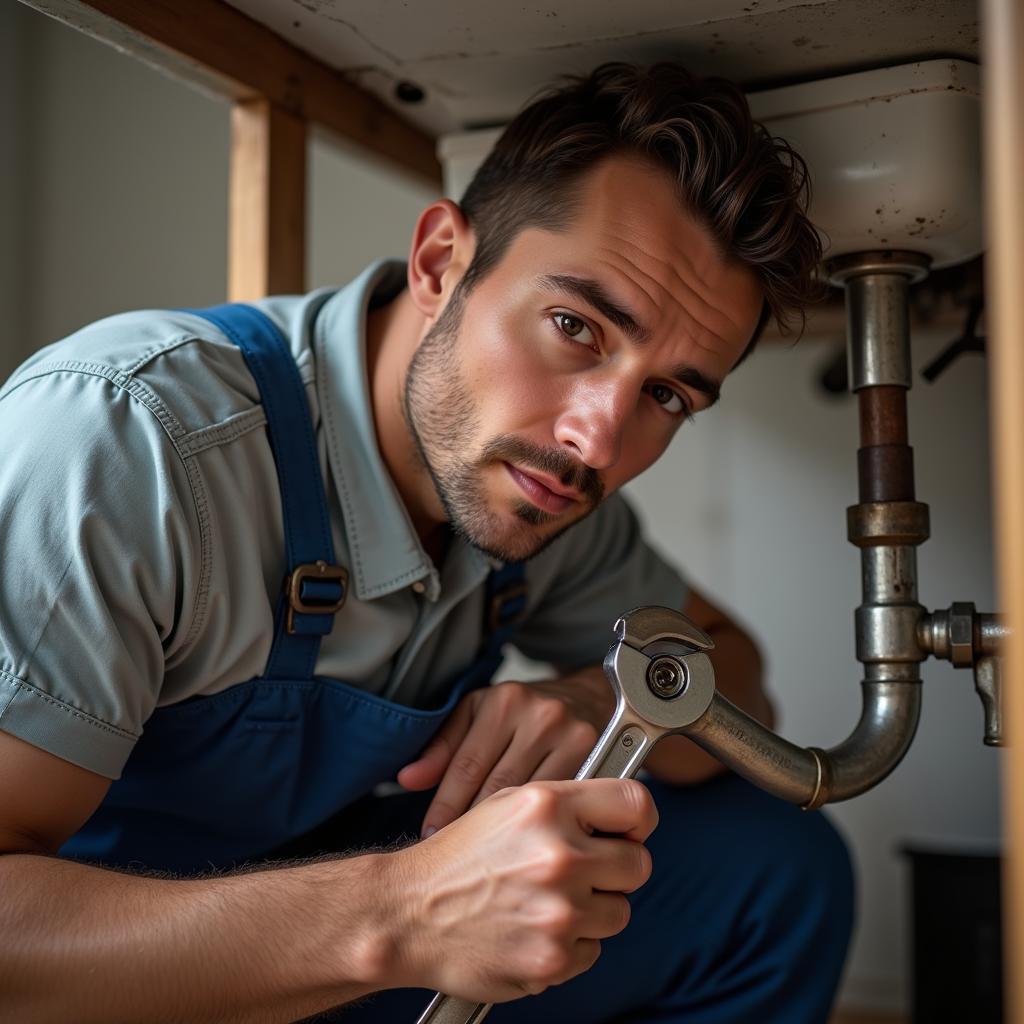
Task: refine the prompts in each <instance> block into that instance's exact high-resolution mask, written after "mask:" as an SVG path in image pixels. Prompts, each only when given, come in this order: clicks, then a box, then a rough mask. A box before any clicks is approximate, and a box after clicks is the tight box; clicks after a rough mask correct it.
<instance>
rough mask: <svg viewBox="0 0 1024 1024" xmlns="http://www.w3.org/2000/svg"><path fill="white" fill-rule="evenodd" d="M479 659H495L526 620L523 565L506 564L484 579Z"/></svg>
mask: <svg viewBox="0 0 1024 1024" xmlns="http://www.w3.org/2000/svg"><path fill="white" fill-rule="evenodd" d="M484 615H485V618H484V631H483V635H484V641H483V648H482V657H483V658H488V657H491V656H494V657H497V656H500V654H501V648H502V647H503V646H504V645H505V644H506V643H508V641H509V640H511V639H512V634H513V633H514V632H515V629H516V626H518V625H519V623H520V622H522V621H523V619H524V618H525V616H526V570H525V568H524V566H523V563H522V562H506V563H505V565H503V566H502V567H501V568H500V569H494V570H493V571H492V572H491V574H490V576H488V577H487V593H486V599H485V601H484Z"/></svg>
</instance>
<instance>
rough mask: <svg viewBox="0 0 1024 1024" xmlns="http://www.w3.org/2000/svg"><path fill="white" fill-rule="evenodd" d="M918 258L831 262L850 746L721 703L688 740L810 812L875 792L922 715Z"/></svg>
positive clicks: (889, 255) (924, 513)
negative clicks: (839, 398) (851, 423)
mask: <svg viewBox="0 0 1024 1024" xmlns="http://www.w3.org/2000/svg"><path fill="white" fill-rule="evenodd" d="M927 268H928V260H927V258H926V257H923V256H919V255H917V254H915V253H901V252H882V253H861V254H857V255H855V256H848V257H843V258H841V259H838V260H835V261H834V262H833V263H832V264H830V266H829V274H830V279H831V280H832V282H833V283H834V284H839V285H842V286H843V287H844V288H845V290H846V309H847V340H848V353H849V368H850V386H851V389H852V390H853V391H854V392H855V393H856V394H857V398H858V404H859V410H860V436H861V444H860V448H859V450H858V452H857V477H858V491H859V499H860V500H859V502H858V504H856V505H854V506H852V507H851V508H849V509H848V510H847V531H848V535H849V539H850V541H851V543H853V544H854V545H856V546H857V547H858V548H859V549H860V553H861V593H862V601H861V604H860V607H859V608H858V609H857V612H856V633H857V659H858V660H859V661H860V662H861V663H862V664H863V666H864V680H863V682H862V694H863V707H862V711H861V716H860V721H859V722H858V723H857V725H856V727H855V728H854V730H853V732H852V733H851V734H850V736H849V737H848V738H847V739H846V740H845V741H844V742H842V743H840V744H839V745H838V746H836V747H833V748H831V749H830V750H820V749H818V748H816V747H800V746H797V745H795V744H793V743H790V742H789V741H787V740H784V739H783V738H782V737H780V736H778V735H776V734H775V733H774V732H772V731H771V730H770V729H767V728H765V727H764V726H763V725H761V724H760V723H758V722H756V721H754V720H753V719H752V718H750V716H748V715H746V714H745V713H744V712H742V711H740V710H739V709H738V708H737V707H735V706H734V705H733V704H731V703H730V702H729V701H728V700H726V699H725V698H724V697H722V696H721V695H720V694H716V695H715V697H714V700H713V701H712V704H711V706H710V707H709V708H708V710H707V712H706V713H705V714H704V715H703V717H702V718H700V719H699V720H698V721H696V722H694V723H693V725H692V726H690V727H689V729H688V730H687V735H688V736H689V737H690V739H692V740H693V741H694V742H695V743H697V744H698V745H700V746H701V747H703V748H704V749H705V750H707V751H708V752H709V753H711V754H713V755H714V756H715V757H717V758H718V759H719V760H721V761H722V762H723V763H724V764H726V765H728V766H729V767H730V768H732V769H733V770H734V771H736V772H737V773H738V774H740V775H743V776H744V777H746V778H748V779H750V781H751V782H753V783H755V784H756V785H758V786H760V787H762V788H763V789H766V790H768V791H769V792H771V793H774V794H775V795H776V796H780V797H782V798H783V799H785V800H790V801H792V802H794V803H798V804H800V805H801V806H802V807H804V808H807V809H811V808H814V807H820V806H821V805H822V804H824V803H827V802H833V801H837V800H847V799H849V798H850V797H854V796H857V795H858V794H860V793H863V792H864V791H865V790H868V789H870V788H871V787H872V786H874V785H876V784H877V783H879V782H881V781H882V779H884V778H885V777H886V776H887V775H888V774H889V773H890V772H891V771H892V770H893V769H894V768H895V767H896V765H897V764H899V762H900V761H901V760H902V758H903V755H904V754H905V753H906V751H907V748H908V747H909V746H910V742H911V740H912V739H913V738H914V733H915V731H916V730H917V722H918V718H919V716H920V711H921V676H920V663H921V662H922V661H924V659H925V658H926V657H927V656H928V654H929V653H930V652H929V650H928V649H927V648H926V646H925V645H924V644H923V643H922V636H923V635H924V634H923V632H922V630H921V623H922V621H923V620H924V618H925V615H926V612H925V609H924V608H923V607H922V606H921V605H920V604H919V603H918V600H917V547H918V546H919V545H920V544H922V543H923V542H924V541H925V540H926V539H927V538H928V529H929V527H928V506H927V505H925V504H922V503H921V502H918V501H916V500H915V493H914V456H913V450H912V449H911V447H910V445H909V443H908V435H907V400H906V396H907V390H908V389H909V388H910V384H911V370H910V328H909V313H908V301H907V300H908V294H907V293H908V289H909V287H910V284H911V283H912V282H913V281H915V280H919V279H920V278H922V277H923V276H924V275H925V274H926V273H927Z"/></svg>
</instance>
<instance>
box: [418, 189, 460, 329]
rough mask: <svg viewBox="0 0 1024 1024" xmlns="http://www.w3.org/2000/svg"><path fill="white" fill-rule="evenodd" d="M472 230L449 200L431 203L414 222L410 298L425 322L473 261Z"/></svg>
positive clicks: (437, 311)
mask: <svg viewBox="0 0 1024 1024" xmlns="http://www.w3.org/2000/svg"><path fill="white" fill-rule="evenodd" d="M474 246H475V242H474V237H473V230H472V228H470V226H469V221H467V220H466V217H465V215H464V214H463V212H462V211H461V210H460V209H459V208H458V206H456V205H455V203H453V202H451V200H449V199H439V200H437V202H435V203H431V204H430V206H428V207H427V208H426V209H425V210H424V211H423V212H422V213H421V214H420V217H419V220H418V221H416V230H415V231H414V232H413V236H412V246H411V247H410V250H409V269H408V275H407V276H408V284H409V295H410V296H411V298H412V300H413V302H414V303H415V305H416V308H417V309H418V310H419V311H420V312H421V313H422V314H423V315H424V316H425V317H427V318H428V319H430V320H433V319H435V318H436V317H437V316H439V315H440V313H441V310H443V309H444V307H445V305H446V304H447V302H448V300H449V299H450V298H451V294H452V292H453V291H454V290H455V286H456V285H457V284H458V283H459V281H460V280H461V279H462V275H463V274H464V273H465V272H466V268H467V267H468V266H469V262H470V260H471V259H472V258H473V250H474Z"/></svg>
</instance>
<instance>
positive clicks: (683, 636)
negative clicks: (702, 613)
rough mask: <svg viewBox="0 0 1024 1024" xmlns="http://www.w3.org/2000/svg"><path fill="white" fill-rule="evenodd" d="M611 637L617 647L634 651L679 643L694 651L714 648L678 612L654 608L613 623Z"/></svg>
mask: <svg viewBox="0 0 1024 1024" xmlns="http://www.w3.org/2000/svg"><path fill="white" fill-rule="evenodd" d="M615 635H616V637H617V638H618V639H619V641H620V642H621V643H625V644H629V646H630V647H635V648H636V649H637V650H638V651H642V650H644V648H646V647H647V646H649V645H650V644H653V643H656V642H658V641H659V640H668V641H674V642H676V643H682V644H685V645H687V646H688V647H690V648H692V649H693V650H698V651H710V650H713V649H714V646H715V642H714V641H713V640H712V639H711V637H709V636H708V635H707V633H705V632H704V630H702V629H700V628H699V627H698V626H695V625H694V624H693V623H692V622H691V621H690V620H689V619H688V618H687V617H686V616H685V615H683V614H682V612H677V611H675V610H674V609H672V608H662V607H661V606H660V605H654V604H652V605H645V606H644V607H642V608H634V609H633V610H632V611H629V612H626V614H625V615H623V616H622V618H621V619H619V620H618V621H617V622H616V623H615Z"/></svg>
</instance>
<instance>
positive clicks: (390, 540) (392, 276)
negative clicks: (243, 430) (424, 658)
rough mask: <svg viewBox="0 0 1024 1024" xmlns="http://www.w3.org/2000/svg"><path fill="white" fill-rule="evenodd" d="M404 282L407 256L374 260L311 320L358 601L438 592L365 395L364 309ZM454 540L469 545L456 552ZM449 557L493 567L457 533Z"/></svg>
mask: <svg viewBox="0 0 1024 1024" xmlns="http://www.w3.org/2000/svg"><path fill="white" fill-rule="evenodd" d="M404 285H405V264H404V263H400V262H397V261H394V260H390V261H380V262H377V263H374V264H371V265H370V266H369V267H368V268H367V269H366V270H365V271H363V273H362V274H360V275H359V277H357V278H356V279H355V280H354V281H352V283H351V284H349V285H347V286H346V287H344V288H342V289H340V290H339V291H338V292H336V293H335V294H334V295H333V296H332V297H331V298H330V299H329V300H328V301H327V302H326V303H325V304H324V307H323V309H322V310H321V311H320V313H319V315H318V316H317V318H316V325H315V328H314V352H315V355H316V367H317V371H316V377H317V385H316V386H317V397H318V400H319V402H320V408H321V417H322V422H323V430H324V432H325V435H326V439H327V456H328V461H329V463H330V467H331V475H332V476H333V478H334V486H335V489H336V491H337V495H338V501H339V503H340V505H341V509H342V514H343V517H344V520H345V534H346V537H347V539H348V546H349V553H350V555H351V559H352V564H351V566H350V571H351V573H352V577H353V582H354V586H355V591H356V596H357V597H358V598H359V599H360V600H361V601H368V600H371V599H373V598H375V597H383V596H384V595H385V594H390V593H393V592H395V591H397V590H401V589H403V588H405V587H408V586H411V585H412V584H413V583H415V582H417V581H422V583H423V585H424V588H425V589H424V591H423V593H424V597H426V598H427V599H428V600H430V601H432V602H436V601H437V600H438V598H439V596H440V593H441V580H440V577H439V575H438V572H437V569H436V567H435V566H434V564H433V562H432V561H431V559H430V557H429V556H428V555H427V553H426V552H425V551H424V550H423V546H422V545H421V544H420V541H419V537H418V536H417V535H416V531H415V529H414V528H413V525H412V521H411V520H410V518H409V515H408V512H407V511H406V509H405V506H404V504H403V503H402V499H401V498H400V497H399V494H398V491H397V489H396V487H395V484H394V481H393V480H392V479H391V476H390V474H389V473H388V471H387V467H386V466H385V465H384V460H383V458H382V457H381V454H380V448H379V447H378V444H377V431H376V428H375V426H374V420H373V409H372V405H371V400H370V389H369V374H368V370H367V365H366V318H367V313H368V312H369V309H370V305H371V302H373V300H374V299H376V300H377V301H378V302H386V301H388V300H389V299H391V298H393V297H394V296H395V295H397V294H398V293H399V292H400V291H401V290H402V288H403V287H404ZM456 546H459V547H462V546H464V547H466V548H467V550H466V551H465V552H459V555H460V557H458V558H454V559H453V558H451V555H453V554H455V547H456ZM450 562H457V563H461V565H462V573H460V575H462V574H464V573H465V571H466V569H468V568H472V570H473V572H472V575H474V576H476V575H479V581H480V582H482V581H483V579H484V577H485V576H486V575H487V573H488V572H489V571H490V569H491V560H490V559H488V558H487V557H486V556H484V555H483V554H481V553H480V552H478V551H476V550H475V549H473V548H470V547H469V545H467V544H466V543H465V541H463V540H462V539H461V538H455V539H453V541H452V550H450V551H449V558H448V559H446V566H447V564H449V563H450ZM467 563H468V564H467Z"/></svg>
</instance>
